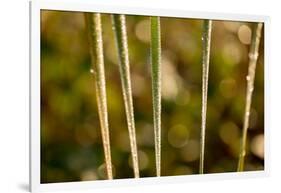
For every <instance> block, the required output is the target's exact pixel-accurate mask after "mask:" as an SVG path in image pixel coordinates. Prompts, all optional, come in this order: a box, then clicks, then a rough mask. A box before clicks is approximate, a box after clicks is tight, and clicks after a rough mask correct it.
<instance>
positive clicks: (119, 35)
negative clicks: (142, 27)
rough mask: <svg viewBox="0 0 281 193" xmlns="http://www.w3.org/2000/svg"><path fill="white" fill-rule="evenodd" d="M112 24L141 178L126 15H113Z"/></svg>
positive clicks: (130, 137)
mask: <svg viewBox="0 0 281 193" xmlns="http://www.w3.org/2000/svg"><path fill="white" fill-rule="evenodd" d="M112 24H113V29H114V32H115V39H116V46H117V51H118V57H119V70H120V76H121V83H122V91H123V99H124V103H125V110H126V117H127V124H128V130H129V139H130V146H131V154H132V159H133V169H134V176H135V178H139V164H138V151H137V140H136V129H135V120H134V107H133V97H132V88H131V77H130V64H129V51H128V41H127V32H126V17H125V15H112Z"/></svg>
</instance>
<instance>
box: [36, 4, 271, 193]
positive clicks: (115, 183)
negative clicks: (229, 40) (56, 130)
mask: <svg viewBox="0 0 281 193" xmlns="http://www.w3.org/2000/svg"><path fill="white" fill-rule="evenodd" d="M41 9H47V10H61V11H83V12H100V13H122V14H134V15H147V16H153V15H155V16H166V17H167V16H168V17H177V18H197V19H214V20H231V21H248V22H263V23H264V34H265V36H264V37H265V43H264V44H265V46H264V60H265V61H264V63H265V67H264V80H265V87H264V92H265V93H264V96H265V103H264V104H265V108H264V110H265V131H264V134H265V156H264V157H265V162H264V171H255V172H241V173H237V172H234V173H220V174H204V175H191V176H173V177H160V178H157V177H149V178H139V179H117V180H103V181H86V182H67V183H50V184H41V183H40V10H41ZM269 28H270V19H269V17H267V16H259V15H239V14H226V13H206V12H199V11H198V12H194V11H188V10H184V9H183V10H173V9H170V10H164V9H157V8H155V7H151V8H147V7H146V8H140V7H129V6H125V5H122V3H120V4H119V5H116V4H114V5H108V4H102V3H98V2H90V1H86V0H83V1H74V0H71V1H47V0H44V1H41V0H40V1H32V2H30V190H31V192H45V191H54V190H56V191H59V190H73V189H88V188H101V187H120V186H135V185H147V184H155V183H179V182H188V181H206V180H224V179H238V178H239V179H241V178H254V177H265V176H268V175H269V171H270V164H269V163H270V156H269V155H270V151H269V140H270V139H269V130H270V125H269V120H268V117H269V100H268V93H269V89H270V88H269V87H270V86H269V74H268V72H269V68H270V63H269Z"/></svg>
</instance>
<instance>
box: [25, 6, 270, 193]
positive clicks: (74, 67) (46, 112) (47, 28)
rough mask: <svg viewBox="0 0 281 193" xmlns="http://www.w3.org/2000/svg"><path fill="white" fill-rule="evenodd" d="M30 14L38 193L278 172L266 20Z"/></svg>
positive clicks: (135, 12)
mask: <svg viewBox="0 0 281 193" xmlns="http://www.w3.org/2000/svg"><path fill="white" fill-rule="evenodd" d="M30 5H31V7H30V13H31V16H30V19H31V30H30V37H31V43H30V48H31V49H30V50H31V51H30V52H31V57H30V88H31V91H30V109H31V113H30V152H31V153H30V186H31V191H32V192H38V191H46V190H62V189H73V188H75V189H77V188H95V187H105V186H124V185H143V184H151V183H170V182H174V181H177V182H181V181H182V182H183V181H185V182H187V181H194V180H208V179H225V178H228V179H232V178H233V179H235V178H241V177H253V176H264V175H266V174H267V173H268V171H269V168H268V167H269V166H268V159H269V158H268V129H269V128H268V123H267V113H268V110H267V109H268V107H267V106H268V105H267V103H268V101H267V89H268V79H267V78H268V76H267V71H268V65H269V64H268V25H269V18H268V17H265V16H251V15H236V14H220V13H204V12H190V11H188V10H172V9H171V10H163V9H155V8H138V7H125V6H122V5H119V6H116V5H112V6H109V5H102V4H98V3H89V2H88V1H85V2H83V1H80V2H77V1H67V2H66V1H56V2H54V1H33V2H31V4H30Z"/></svg>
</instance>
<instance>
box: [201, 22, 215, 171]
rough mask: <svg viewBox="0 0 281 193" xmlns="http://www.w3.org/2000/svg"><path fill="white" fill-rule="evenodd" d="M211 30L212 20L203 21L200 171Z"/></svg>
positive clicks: (202, 155) (202, 168)
mask: <svg viewBox="0 0 281 193" xmlns="http://www.w3.org/2000/svg"><path fill="white" fill-rule="evenodd" d="M211 31H212V21H211V20H204V21H203V35H202V49H203V57H202V111H201V119H202V120H201V137H200V163H199V173H200V174H203V173H204V153H205V137H206V134H205V133H206V115H207V97H208V81H209V62H210V50H211Z"/></svg>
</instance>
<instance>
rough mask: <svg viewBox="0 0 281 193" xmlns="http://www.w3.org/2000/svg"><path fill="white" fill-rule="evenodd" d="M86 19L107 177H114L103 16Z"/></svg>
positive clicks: (88, 16) (93, 15)
mask: <svg viewBox="0 0 281 193" xmlns="http://www.w3.org/2000/svg"><path fill="white" fill-rule="evenodd" d="M85 21H86V26H87V32H88V38H89V46H90V54H91V63H92V68H93V74H94V78H95V87H96V98H97V105H98V113H99V119H100V126H101V133H102V142H103V149H104V154H105V164H106V172H107V178H108V179H112V178H113V176H112V163H111V151H110V139H109V126H108V112H107V101H106V83H105V75H104V58H103V41H102V25H101V16H100V14H99V13H94V14H93V13H85Z"/></svg>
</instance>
